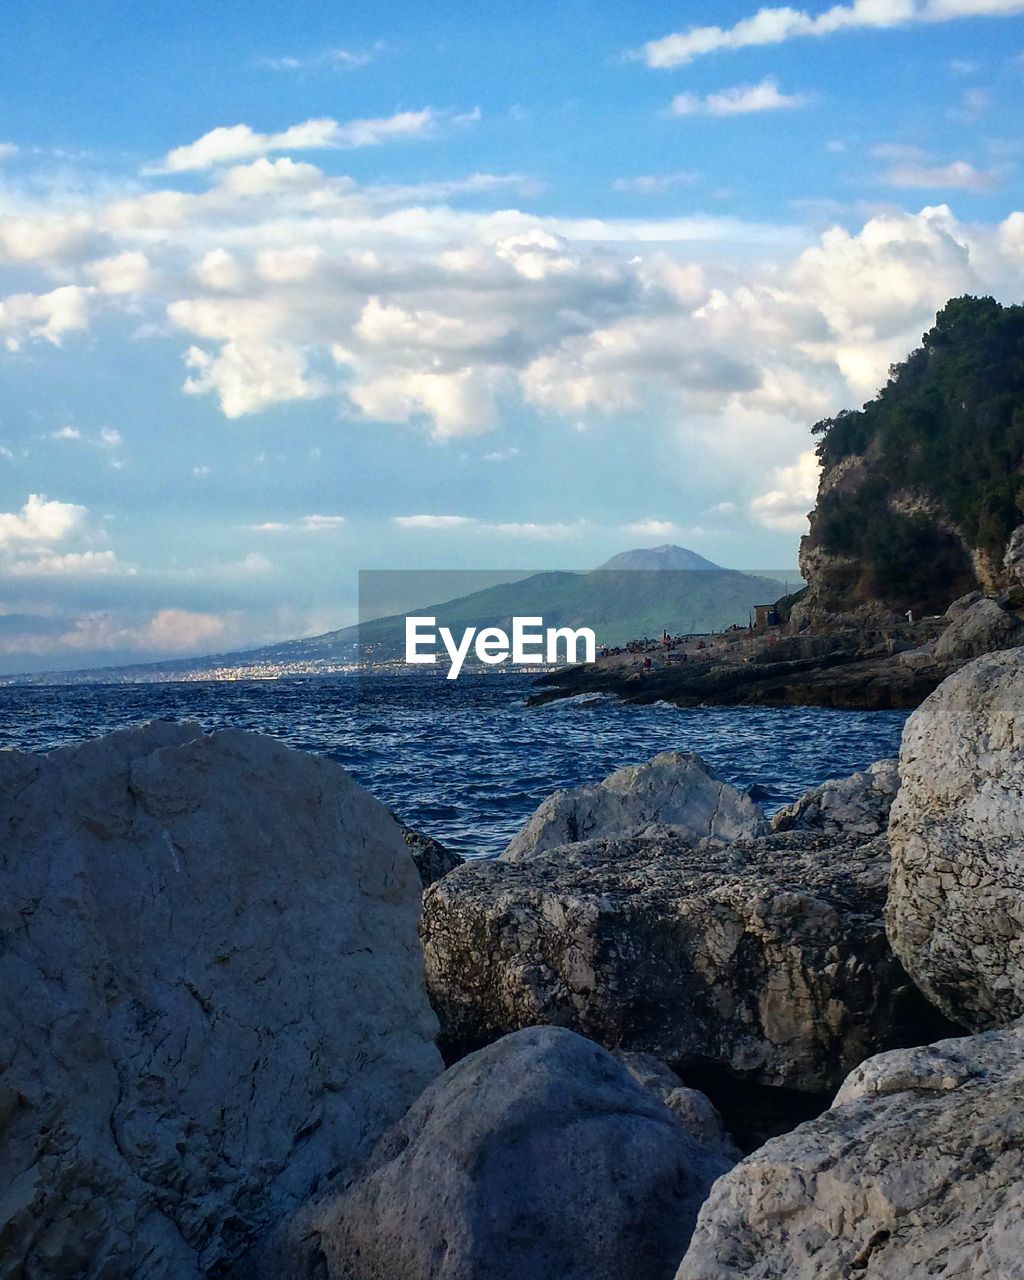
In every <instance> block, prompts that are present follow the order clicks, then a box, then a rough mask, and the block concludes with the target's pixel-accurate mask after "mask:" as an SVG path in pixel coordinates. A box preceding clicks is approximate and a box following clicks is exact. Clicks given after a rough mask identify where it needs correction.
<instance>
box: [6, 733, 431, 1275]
mask: <svg viewBox="0 0 1024 1280" xmlns="http://www.w3.org/2000/svg"><path fill="white" fill-rule="evenodd" d="M419 908H420V883H419V879H418V877H417V875H416V871H415V868H414V866H413V862H412V858H411V857H410V856H409V852H408V850H407V849H406V847H405V845H404V844H403V843H402V839H401V836H400V835H399V833H398V829H397V827H396V826H395V824H394V822H393V821H392V819H391V818H390V816H389V815H388V813H387V810H386V809H385V808H384V807H383V805H381V804H378V803H377V801H375V800H374V799H373V798H372V797H371V796H369V795H368V794H367V793H366V792H365V791H363V790H362V788H360V787H359V786H357V785H356V783H355V782H353V781H352V780H351V779H350V778H349V776H348V775H347V774H346V773H345V772H344V770H342V769H341V768H340V767H339V766H338V765H336V764H333V763H331V762H330V761H328V760H325V759H321V758H317V757H314V756H308V755H303V754H301V753H299V752H296V751H291V750H289V749H288V748H286V747H285V746H283V745H282V744H280V743H278V742H276V741H274V740H273V739H271V738H265V737H261V736H259V735H256V734H248V733H242V732H240V731H236V730H228V731H224V732H219V733H214V734H211V735H209V736H204V735H203V733H202V731H201V730H200V728H199V727H198V726H196V725H176V724H168V723H156V724H151V725H148V726H145V727H144V728H141V729H133V730H127V731H124V732H121V733H115V734H111V735H110V736H108V737H105V738H99V739H96V740H94V741H92V742H87V743H84V744H82V745H80V746H74V747H68V748H64V749H61V750H59V751H55V752H53V753H52V754H50V755H48V756H37V755H30V754H27V753H22V752H19V751H3V752H0V991H2V992H3V999H2V1001H0V1194H2V1209H0V1222H2V1227H0V1257H2V1260H3V1261H2V1265H0V1274H2V1275H4V1276H18V1277H19V1278H20V1280H60V1278H63V1277H75V1278H76V1280H78V1278H95V1280H98V1278H100V1277H102V1280H120V1278H121V1277H125V1278H127V1277H133V1278H135V1277H145V1278H146V1280H192V1278H193V1277H199V1276H208V1275H213V1274H216V1275H224V1274H226V1273H227V1272H228V1270H229V1269H230V1267H231V1266H232V1265H233V1264H234V1263H235V1262H236V1260H237V1259H239V1258H240V1257H241V1256H242V1255H244V1254H245V1253H246V1251H247V1249H248V1246H249V1243H250V1241H251V1240H252V1239H253V1238H254V1237H256V1236H258V1235H259V1234H260V1233H261V1232H262V1231H263V1230H264V1229H266V1228H268V1227H269V1226H271V1225H272V1224H273V1223H274V1222H275V1220H276V1219H279V1218H280V1217H281V1216H282V1215H287V1214H288V1213H289V1212H290V1211H291V1210H292V1209H293V1207H294V1206H296V1205H298V1204H301V1203H302V1202H303V1201H305V1200H306V1199H307V1198H308V1197H309V1196H310V1194H311V1193H312V1192H313V1191H314V1190H315V1189H316V1188H317V1187H318V1185H319V1184H320V1183H321V1182H322V1181H323V1180H324V1179H325V1178H326V1177H327V1176H328V1175H330V1174H333V1173H339V1174H343V1173H344V1172H345V1171H346V1170H350V1169H352V1168H353V1167H354V1166H355V1164H356V1162H358V1161H359V1160H361V1159H363V1158H364V1157H365V1156H366V1155H368V1154H369V1152H370V1150H371V1148H372V1146H373V1143H374V1142H375V1141H376V1139H377V1138H378V1137H379V1135H380V1134H381V1133H382V1132H383V1131H384V1129H386V1128H387V1126H388V1125H390V1124H391V1123H392V1122H393V1121H394V1120H395V1119H397V1117H398V1116H400V1115H402V1113H403V1112H404V1110H405V1108H406V1107H407V1106H408V1105H409V1104H410V1103H411V1102H412V1101H413V1099H415V1098H416V1097H417V1095H418V1094H419V1092H420V1091H421V1090H422V1088H423V1087H424V1086H425V1085H426V1084H427V1083H428V1082H429V1081H430V1080H431V1079H433V1078H434V1076H436V1075H437V1073H438V1072H439V1071H440V1069H441V1063H440V1059H439V1056H438V1054H437V1050H436V1048H435V1046H434V1041H433V1036H434V1032H435V1030H436V1021H435V1019H434V1016H433V1014H432V1013H431V1011H430V1008H429V1005H428V1002H427V998H426V992H425V989H424V985H423V976H422V962H421V958H420V952H419V947H418V943H417V936H416V928H417V919H418V916H419Z"/></svg>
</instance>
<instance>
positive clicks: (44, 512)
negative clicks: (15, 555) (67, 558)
mask: <svg viewBox="0 0 1024 1280" xmlns="http://www.w3.org/2000/svg"><path fill="white" fill-rule="evenodd" d="M88 514H89V513H88V509H87V508H86V507H82V506H79V505H78V504H77V503H74V502H57V501H51V500H50V499H48V498H46V497H44V496H43V495H42V494H38V493H30V494H29V496H28V498H27V500H26V501H25V504H24V506H23V507H22V508H21V510H20V511H0V548H6V547H11V546H16V545H24V544H25V543H53V542H61V541H63V540H64V539H65V538H67V537H68V536H69V535H70V534H72V533H76V532H78V531H79V530H81V529H82V527H83V526H84V524H85V520H86V517H87V516H88Z"/></svg>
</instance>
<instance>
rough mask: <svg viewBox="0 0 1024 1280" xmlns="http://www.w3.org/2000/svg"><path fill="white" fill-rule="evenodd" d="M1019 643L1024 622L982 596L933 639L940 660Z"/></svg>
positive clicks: (1023, 638)
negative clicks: (936, 638)
mask: <svg viewBox="0 0 1024 1280" xmlns="http://www.w3.org/2000/svg"><path fill="white" fill-rule="evenodd" d="M1020 644H1024V622H1021V620H1020V618H1018V617H1017V615H1016V614H1015V613H1009V612H1007V610H1006V609H1004V608H1003V607H1002V605H1000V604H997V603H996V601H995V600H989V599H987V598H985V599H981V600H976V601H975V602H974V604H972V605H970V606H969V607H968V608H966V609H964V610H963V612H962V613H960V614H959V615H958V616H957V617H955V618H954V619H953V621H952V622H951V623H950V624H949V626H948V627H947V628H946V630H945V631H943V633H942V635H941V636H939V638H938V640H936V642H935V651H934V652H935V657H936V658H937V659H938V660H939V661H940V662H960V661H963V660H965V659H968V658H978V657H980V656H981V655H982V654H984V653H993V652H995V651H996V650H997V649H1011V648H1013V647H1014V646H1015V645H1020Z"/></svg>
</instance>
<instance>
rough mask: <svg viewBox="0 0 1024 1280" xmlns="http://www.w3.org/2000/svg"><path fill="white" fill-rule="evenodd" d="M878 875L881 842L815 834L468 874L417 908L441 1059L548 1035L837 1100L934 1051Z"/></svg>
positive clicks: (602, 847)
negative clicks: (541, 1028) (891, 934)
mask: <svg viewBox="0 0 1024 1280" xmlns="http://www.w3.org/2000/svg"><path fill="white" fill-rule="evenodd" d="M888 871H889V858H888V852H887V849H886V847H885V841H884V838H882V839H878V840H876V841H874V842H871V843H867V844H864V843H862V842H858V841H855V840H849V839H843V838H840V837H835V836H826V835H821V834H816V833H813V832H788V833H785V834H779V835H771V836H766V837H763V838H761V839H757V840H748V841H739V842H737V843H735V844H732V845H727V846H724V847H723V846H717V845H713V844H704V845H702V846H699V847H694V846H692V845H691V844H690V842H689V841H687V840H686V839H684V838H683V837H681V836H680V835H679V834H678V832H671V831H662V832H660V833H659V834H656V835H653V836H645V837H630V838H628V839H618V840H595V841H588V842H585V843H580V844H575V845H566V846H565V847H563V848H561V849H552V850H548V851H547V852H544V853H538V854H534V855H532V856H531V857H530V858H528V859H525V860H523V861H520V862H502V861H500V860H497V861H493V862H474V863H470V864H467V865H466V866H464V867H460V868H459V869H458V870H457V871H453V872H452V873H451V874H450V875H448V876H445V878H444V879H443V880H441V881H439V882H438V883H437V884H435V885H432V886H431V888H429V889H428V890H427V892H426V894H425V895H424V904H423V919H422V923H421V934H422V938H423V946H424V955H425V959H426V968H427V981H428V986H429V989H430V992H431V999H432V1001H433V1003H434V1007H435V1009H436V1010H437V1011H438V1014H439V1016H440V1018H441V1025H442V1031H443V1034H444V1042H445V1044H446V1046H447V1048H448V1050H449V1051H450V1052H451V1053H453V1054H458V1053H462V1052H466V1051H468V1050H471V1049H474V1048H477V1047H479V1046H480V1045H482V1044H486V1043H488V1042H489V1041H491V1040H493V1039H495V1038H497V1037H498V1036H501V1035H503V1034H505V1033H506V1032H508V1031H513V1030H515V1029H517V1028H519V1027H524V1026H530V1025H537V1024H542V1023H546V1024H552V1025H560V1026H566V1027H570V1028H572V1029H573V1030H575V1031H579V1032H581V1033H582V1034H583V1035H586V1036H589V1037H590V1038H591V1039H593V1040H596V1041H598V1042H599V1043H601V1044H604V1045H606V1046H608V1047H609V1048H621V1049H627V1050H631V1051H635V1052H643V1053H651V1054H653V1055H654V1056H655V1057H657V1058H659V1059H661V1060H662V1061H663V1062H667V1063H670V1064H671V1065H672V1066H673V1067H675V1068H677V1069H683V1068H685V1067H687V1066H692V1065H693V1064H700V1065H705V1066H713V1065H717V1066H719V1067H721V1068H726V1069H727V1070H728V1071H729V1072H731V1073H733V1074H734V1075H735V1076H736V1077H738V1078H741V1079H745V1080H749V1081H752V1082H758V1083H761V1084H766V1085H780V1086H789V1087H792V1088H796V1089H802V1090H806V1091H810V1092H816V1091H826V1090H832V1089H834V1088H835V1087H837V1086H838V1084H839V1083H840V1081H841V1080H842V1079H843V1077H844V1076H845V1075H846V1073H847V1072H848V1071H849V1070H850V1068H851V1067H853V1066H854V1065H855V1064H856V1063H858V1062H860V1061H862V1060H863V1059H864V1058H865V1057H867V1056H868V1055H869V1054H871V1053H875V1052H877V1051H879V1050H880V1049H884V1048H890V1047H892V1046H894V1045H896V1044H906V1043H912V1042H913V1039H914V1038H916V1039H921V1038H928V1037H929V1036H933V1035H934V1034H936V1032H935V1030H934V1028H933V1027H929V1030H928V1031H927V1032H926V1033H925V1034H924V1036H922V1035H921V1034H920V1032H919V1028H918V1025H917V1019H918V1018H919V1016H920V1015H921V1014H922V1013H924V1014H927V1013H928V1009H927V1004H926V1002H925V1001H924V1000H923V999H922V998H921V997H920V996H919V995H918V993H917V992H916V991H915V990H914V989H913V987H912V985H911V984H910V983H909V982H908V981H907V978H906V975H905V974H904V973H903V970H902V968H901V967H900V965H899V963H898V962H897V961H896V959H895V957H894V956H893V955H892V953H891V951H890V949H889V945H888V942H887V940H886V937H885V929H884V926H883V922H882V908H883V903H884V900H885V891H886V881H887V878H888ZM903 1035H906V1036H908V1037H910V1039H903V1038H901V1037H902V1036H903Z"/></svg>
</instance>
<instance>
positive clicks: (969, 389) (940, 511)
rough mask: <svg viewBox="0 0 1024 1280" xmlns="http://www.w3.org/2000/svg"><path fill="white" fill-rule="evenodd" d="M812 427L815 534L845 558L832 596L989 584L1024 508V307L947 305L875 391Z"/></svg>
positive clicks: (854, 599)
mask: <svg viewBox="0 0 1024 1280" xmlns="http://www.w3.org/2000/svg"><path fill="white" fill-rule="evenodd" d="M813 431H814V434H815V435H817V436H819V437H820V439H819V443H818V450H817V452H818V456H819V457H820V458H821V461H822V465H823V468H824V472H823V484H822V491H821V494H820V496H819V500H818V505H817V508H816V510H815V512H814V513H813V515H812V518H811V533H810V536H809V538H808V543H807V545H808V548H812V549H813V548H817V549H820V551H822V552H824V553H826V554H827V556H829V557H837V558H838V559H839V561H841V562H844V563H845V568H844V567H842V565H841V564H839V563H834V564H833V565H832V567H831V568H830V571H829V573H830V575H831V581H830V582H829V583H828V584H827V586H828V589H827V590H826V591H821V590H819V591H818V595H819V597H824V598H822V603H823V604H827V605H830V606H831V607H850V606H853V605H856V604H858V603H862V602H864V601H867V600H873V599H877V600H881V601H883V602H885V603H887V604H890V605H892V606H893V607H899V608H907V607H916V608H929V609H937V608H944V607H945V605H946V604H948V603H949V601H950V600H951V599H952V598H953V597H954V596H956V595H957V594H958V593H960V592H961V591H966V590H969V589H971V588H972V587H974V586H976V585H978V581H979V577H980V578H981V579H983V580H986V579H987V582H985V581H983V585H989V584H990V583H991V581H992V580H993V579H997V578H998V576H999V572H1000V566H1001V561H1002V555H1003V551H1004V548H1005V546H1006V543H1007V540H1008V539H1009V537H1010V534H1011V533H1012V532H1013V530H1014V528H1015V527H1016V526H1017V525H1018V524H1020V523H1021V521H1022V520H1024V306H1009V307H1004V306H1001V305H1000V304H999V303H998V302H996V301H995V300H994V299H993V298H971V297H963V298H956V299H954V300H953V301H951V302H949V303H947V305H946V306H945V307H944V308H943V310H942V311H941V312H940V313H939V315H938V317H937V318H936V322H935V327H934V328H933V329H931V330H930V331H929V332H928V333H926V334H925V335H924V338H923V341H922V345H921V347H920V348H919V349H918V350H916V351H914V352H912V353H911V354H910V355H909V356H908V357H907V358H906V360H904V361H903V362H902V363H901V364H897V365H893V366H892V367H891V369H890V376H889V381H888V383H887V384H886V386H885V387H884V388H883V390H882V391H881V392H880V393H879V394H878V396H877V397H876V398H875V399H874V400H872V401H870V402H869V403H868V404H866V405H865V406H864V408H863V409H861V410H859V411H856V412H849V411H848V412H843V413H840V414H838V415H837V416H836V417H834V418H827V419H825V420H824V421H823V422H819V423H818V424H817V425H816V426H815V427H814V428H813ZM844 463H845V464H846V468H847V470H846V473H845V474H844V472H843V470H842V467H843V464H844ZM814 585H815V586H817V587H821V586H822V585H823V584H820V583H818V584H814Z"/></svg>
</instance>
